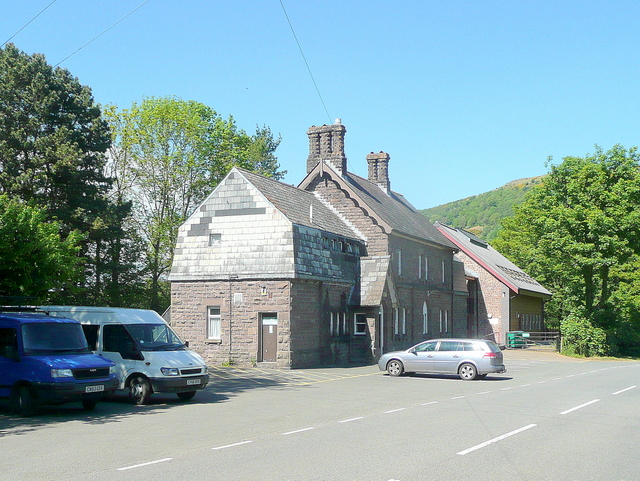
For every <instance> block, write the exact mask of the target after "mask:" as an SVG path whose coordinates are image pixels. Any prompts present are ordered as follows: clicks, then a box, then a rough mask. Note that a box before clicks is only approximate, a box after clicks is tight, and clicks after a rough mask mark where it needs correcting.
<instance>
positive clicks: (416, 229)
mask: <svg viewBox="0 0 640 481" xmlns="http://www.w3.org/2000/svg"><path fill="white" fill-rule="evenodd" d="M346 181H347V182H348V183H349V184H350V185H351V186H352V187H353V189H354V190H355V191H356V192H358V194H359V198H360V199H361V200H362V202H364V203H365V204H366V205H367V207H369V208H370V209H371V210H372V211H374V212H375V213H376V214H377V215H378V216H379V217H380V218H382V219H383V220H384V221H385V222H386V223H387V224H388V225H389V226H390V227H391V228H392V229H393V230H394V231H397V232H399V233H403V234H407V235H410V236H413V237H418V238H421V239H425V240H428V241H430V242H433V243H435V244H440V245H443V246H446V247H450V248H451V249H456V250H457V247H456V246H455V244H454V243H452V242H451V241H450V240H449V239H447V238H446V237H445V236H444V235H442V233H440V231H439V230H438V229H436V228H435V226H434V225H433V224H432V223H431V222H430V221H429V220H428V219H427V218H426V217H425V216H424V215H423V214H421V213H420V212H419V211H418V210H417V209H416V208H415V207H413V206H412V205H411V204H410V203H409V202H408V201H407V200H406V199H405V198H404V196H403V195H402V194H398V193H397V192H393V191H390V192H389V193H386V192H385V191H384V190H382V189H381V188H380V187H379V186H378V185H377V184H374V183H373V182H371V181H369V180H367V179H364V178H362V177H359V176H357V175H355V174H352V173H349V174H348V175H347V176H346Z"/></svg>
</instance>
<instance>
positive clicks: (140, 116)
mask: <svg viewBox="0 0 640 481" xmlns="http://www.w3.org/2000/svg"><path fill="white" fill-rule="evenodd" d="M105 116H106V118H107V119H108V121H109V123H110V125H111V128H112V130H113V132H114V136H115V137H114V138H115V148H116V149H117V155H116V156H114V157H113V158H112V161H116V162H118V178H119V179H120V181H121V182H122V188H123V189H124V191H126V195H125V198H126V199H129V200H131V201H132V202H133V208H134V219H135V223H136V230H137V232H138V233H139V235H140V236H141V238H142V239H143V240H144V242H145V245H146V248H145V259H144V269H145V270H144V272H145V274H146V277H147V280H148V289H149V298H150V306H149V307H151V308H152V309H156V310H162V309H163V308H165V307H166V306H168V303H169V292H168V289H167V288H168V285H167V283H166V276H167V275H168V271H169V269H170V267H171V261H172V257H173V249H174V247H175V243H176V236H177V231H178V227H179V226H180V225H181V224H182V223H183V222H184V221H185V220H186V218H187V217H188V216H189V215H190V214H191V213H192V212H193V210H194V209H195V207H196V206H197V205H198V204H199V203H200V202H202V201H203V200H204V198H205V197H206V196H207V195H208V194H209V193H210V192H211V190H213V188H214V187H215V186H216V185H217V184H218V182H220V180H221V179H222V178H223V177H224V176H225V175H226V174H227V173H228V171H229V170H230V169H231V167H233V166H234V165H238V166H241V167H244V168H246V169H249V170H253V171H256V172H259V173H261V174H263V175H266V176H269V177H272V178H275V179H279V178H281V177H282V176H283V175H284V174H285V172H281V171H278V168H279V165H278V163H277V158H276V157H275V155H274V152H275V149H276V148H277V146H278V144H279V142H280V140H279V139H278V140H275V139H274V138H273V136H272V134H271V131H270V130H269V129H268V128H266V127H264V128H257V129H256V133H255V135H253V136H250V135H248V134H247V133H245V132H244V131H243V130H241V129H238V128H237V126H236V123H235V121H234V120H233V118H229V119H228V120H224V119H222V118H221V117H220V116H219V115H218V114H217V113H216V111H215V110H213V109H211V108H210V107H207V106H206V105H204V104H202V103H199V102H195V101H191V100H189V101H185V100H181V99H178V98H175V97H163V98H146V99H144V100H143V101H142V103H140V104H136V103H134V104H133V105H132V106H131V108H130V109H125V110H121V111H118V110H117V109H116V107H115V106H109V107H108V108H107V109H105Z"/></svg>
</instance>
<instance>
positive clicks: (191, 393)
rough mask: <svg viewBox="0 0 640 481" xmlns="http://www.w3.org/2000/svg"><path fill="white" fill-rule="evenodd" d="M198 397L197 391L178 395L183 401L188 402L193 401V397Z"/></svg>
mask: <svg viewBox="0 0 640 481" xmlns="http://www.w3.org/2000/svg"><path fill="white" fill-rule="evenodd" d="M195 395H196V392H195V391H188V392H179V393H178V397H179V398H180V400H181V401H188V400H189V399H192V398H193V396H195Z"/></svg>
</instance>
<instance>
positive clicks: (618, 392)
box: [613, 386, 636, 396]
mask: <svg viewBox="0 0 640 481" xmlns="http://www.w3.org/2000/svg"><path fill="white" fill-rule="evenodd" d="M635 387H636V386H631V387H628V388H626V389H621V390H620V391H616V392H614V393H613V395H614V396H615V395H616V394H620V393H621V392H625V391H629V390H631V389H634V388H635Z"/></svg>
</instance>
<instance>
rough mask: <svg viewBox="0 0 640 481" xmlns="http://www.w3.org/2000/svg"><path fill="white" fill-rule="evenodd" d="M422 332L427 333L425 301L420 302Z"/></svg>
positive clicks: (427, 323)
mask: <svg viewBox="0 0 640 481" xmlns="http://www.w3.org/2000/svg"><path fill="white" fill-rule="evenodd" d="M422 334H429V311H428V310H427V301H424V302H423V303H422Z"/></svg>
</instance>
